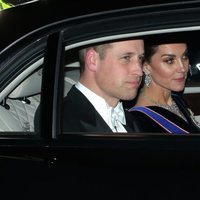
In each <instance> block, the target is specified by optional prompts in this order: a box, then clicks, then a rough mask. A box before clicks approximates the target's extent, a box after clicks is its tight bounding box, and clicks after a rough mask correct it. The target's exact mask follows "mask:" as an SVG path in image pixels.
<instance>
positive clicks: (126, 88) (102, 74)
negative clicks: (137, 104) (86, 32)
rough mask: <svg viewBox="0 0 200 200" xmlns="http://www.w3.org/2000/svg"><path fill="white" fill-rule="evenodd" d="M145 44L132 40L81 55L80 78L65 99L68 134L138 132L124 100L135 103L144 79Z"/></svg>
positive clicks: (66, 129) (99, 47) (98, 47)
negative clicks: (124, 104) (123, 103)
mask: <svg viewBox="0 0 200 200" xmlns="http://www.w3.org/2000/svg"><path fill="white" fill-rule="evenodd" d="M143 55H144V43H143V40H141V39H130V40H123V41H117V42H113V43H107V44H101V45H98V46H93V47H88V48H85V49H82V50H81V51H80V52H79V56H80V66H81V72H80V79H79V81H78V83H77V84H76V85H74V86H73V87H72V88H71V90H70V91H69V93H68V94H67V96H66V97H65V99H64V104H63V109H64V110H63V114H64V117H63V131H64V132H134V131H135V127H134V118H133V117H132V116H130V113H128V112H127V111H126V110H124V109H123V106H122V103H121V102H120V100H132V99H134V98H135V97H136V95H137V90H138V87H139V85H140V83H141V79H142V74H143V72H142V62H143Z"/></svg>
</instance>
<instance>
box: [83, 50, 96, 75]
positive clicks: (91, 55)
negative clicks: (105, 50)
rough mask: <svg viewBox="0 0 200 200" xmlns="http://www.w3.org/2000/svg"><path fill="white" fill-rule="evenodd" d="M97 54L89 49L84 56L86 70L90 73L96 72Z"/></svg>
mask: <svg viewBox="0 0 200 200" xmlns="http://www.w3.org/2000/svg"><path fill="white" fill-rule="evenodd" d="M97 56H98V54H97V52H96V51H95V50H94V49H93V48H90V49H89V50H88V51H87V52H86V55H85V63H86V66H85V67H86V68H88V69H89V70H90V71H96V66H97Z"/></svg>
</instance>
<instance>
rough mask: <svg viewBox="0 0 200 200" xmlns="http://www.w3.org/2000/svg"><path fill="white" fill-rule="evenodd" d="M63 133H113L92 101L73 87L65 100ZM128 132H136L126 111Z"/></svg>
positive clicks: (130, 116)
mask: <svg viewBox="0 0 200 200" xmlns="http://www.w3.org/2000/svg"><path fill="white" fill-rule="evenodd" d="M63 114H64V116H63V131H65V132H112V130H111V129H110V127H109V126H108V125H107V124H106V122H105V121H104V120H103V118H102V117H101V116H100V114H99V113H98V112H97V111H96V110H95V108H94V106H93V105H92V104H91V103H90V101H89V100H88V99H87V98H86V97H85V96H84V95H83V94H82V93H81V92H80V91H79V90H78V89H77V88H76V87H75V86H73V87H72V88H71V90H70V91H69V93H68V94H67V96H66V97H65V99H64V104H63ZM125 117H126V126H125V129H126V130H127V132H134V125H133V120H134V118H133V117H132V115H131V114H130V113H128V112H127V111H125Z"/></svg>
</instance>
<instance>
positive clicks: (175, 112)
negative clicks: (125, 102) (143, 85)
mask: <svg viewBox="0 0 200 200" xmlns="http://www.w3.org/2000/svg"><path fill="white" fill-rule="evenodd" d="M142 96H143V97H144V98H145V99H147V100H148V101H150V102H151V103H153V104H154V105H156V106H158V107H161V108H164V109H166V110H169V111H170V112H173V113H174V114H176V115H178V116H179V117H181V118H182V119H184V120H185V121H187V120H186V118H185V117H184V116H183V114H182V113H181V112H180V110H179V108H178V106H177V105H176V102H175V101H174V100H172V105H171V106H169V105H166V104H161V103H158V102H157V101H155V100H153V99H151V98H150V97H148V96H146V95H145V94H143V95H142Z"/></svg>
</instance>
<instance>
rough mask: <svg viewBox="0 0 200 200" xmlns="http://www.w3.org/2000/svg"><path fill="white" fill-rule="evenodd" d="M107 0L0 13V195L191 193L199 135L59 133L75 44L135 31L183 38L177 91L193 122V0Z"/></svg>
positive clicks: (199, 84) (197, 21)
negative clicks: (185, 50) (186, 65)
mask: <svg viewBox="0 0 200 200" xmlns="http://www.w3.org/2000/svg"><path fill="white" fill-rule="evenodd" d="M107 3H108V2H102V1H89V0H84V1H76V0H75V1H72V2H68V1H65V0H59V1H53V0H43V1H42V0H41V1H33V2H30V3H26V4H22V5H19V6H15V7H12V8H9V9H6V10H4V11H1V12H0V38H1V42H0V101H1V105H0V180H1V184H0V186H1V187H0V188H1V191H2V192H1V195H2V197H3V196H4V195H6V196H5V197H6V198H7V199H11V198H13V197H15V198H20V199H79V198H84V199H87V198H92V199H114V198H120V199H137V198H136V197H139V198H141V199H142V198H143V199H144V198H145V199H158V198H159V199H160V198H162V199H172V197H173V196H175V197H177V198H179V199H180V197H183V196H184V197H189V198H192V197H193V195H198V192H199V186H200V184H199V176H200V139H199V134H189V135H163V134H154V133H152V134H146V133H140V134H136V133H129V134H122V133H117V134H116V133H115V134H108V133H101V134H99V133H98V134H97V133H70V132H67V133H66V132H63V131H62V123H61V121H62V114H63V113H62V100H63V96H66V95H67V92H68V91H69V89H70V88H71V86H72V85H73V84H75V83H76V82H77V80H78V77H79V62H78V51H79V49H81V48H83V47H86V46H89V45H94V44H99V43H103V42H108V41H109V42H110V41H117V40H121V39H126V38H136V37H137V38H138V37H140V38H150V37H151V38H152V39H154V38H157V37H162V36H163V35H165V36H167V37H184V38H185V39H187V40H188V43H189V47H190V60H191V63H190V64H191V66H192V67H191V73H190V77H189V80H188V83H187V87H186V89H185V91H184V97H185V99H186V101H187V102H188V104H189V105H190V107H191V108H192V110H193V111H194V114H195V117H196V119H197V120H200V119H199V116H200V104H199V96H200V95H199V94H200V72H199V70H200V63H199V61H200V58H199V55H200V48H199V41H200V39H199V35H200V1H198V0H197V1H186V0H185V1H177V2H176V1H162V3H159V1H127V0H125V1H123V2H113V3H112V4H111V3H110V4H107ZM126 103H127V102H126ZM39 105H40V110H39V112H40V115H39V128H38V129H36V127H35V124H34V121H35V113H36V112H37V111H38V106H39Z"/></svg>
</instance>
